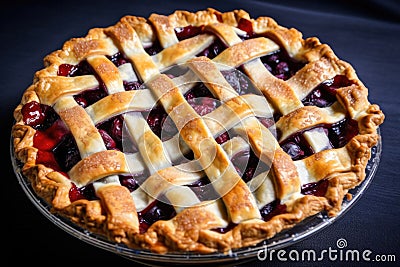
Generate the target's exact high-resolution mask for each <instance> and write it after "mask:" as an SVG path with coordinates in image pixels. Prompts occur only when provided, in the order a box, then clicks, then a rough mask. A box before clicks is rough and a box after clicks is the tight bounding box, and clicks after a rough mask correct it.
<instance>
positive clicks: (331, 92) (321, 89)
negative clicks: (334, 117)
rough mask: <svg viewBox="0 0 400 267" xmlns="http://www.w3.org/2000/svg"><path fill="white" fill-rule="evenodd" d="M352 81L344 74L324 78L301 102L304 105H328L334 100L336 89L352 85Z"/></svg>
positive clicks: (322, 106) (321, 106)
mask: <svg viewBox="0 0 400 267" xmlns="http://www.w3.org/2000/svg"><path fill="white" fill-rule="evenodd" d="M352 84H353V82H352V81H350V80H349V79H347V77H346V76H344V75H337V76H335V77H334V78H332V79H329V80H326V81H324V82H323V83H321V84H320V85H318V86H317V87H316V88H315V89H314V90H312V91H311V92H310V93H309V94H308V95H307V96H306V97H305V98H304V99H302V100H301V102H302V103H303V104H304V105H305V106H317V107H320V108H324V107H329V106H330V105H332V104H333V103H334V102H336V89H338V88H340V87H346V86H350V85H352Z"/></svg>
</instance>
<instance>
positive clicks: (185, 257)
mask: <svg viewBox="0 0 400 267" xmlns="http://www.w3.org/2000/svg"><path fill="white" fill-rule="evenodd" d="M377 133H378V134H379V137H380V138H379V140H378V143H377V145H376V146H374V147H373V148H372V149H371V158H370V160H369V161H368V164H367V167H366V177H365V179H364V181H363V182H362V183H361V184H360V185H359V186H357V187H356V188H354V189H352V190H350V191H349V193H350V194H351V195H352V197H351V198H349V199H348V198H345V199H344V201H343V204H342V209H341V210H340V211H339V212H338V214H337V216H335V217H329V216H328V215H327V214H325V213H324V212H321V213H319V214H317V215H314V216H312V217H309V218H307V219H305V220H303V221H302V222H301V223H299V224H297V225H296V226H294V227H293V228H291V229H288V230H284V231H282V232H280V233H279V234H277V235H276V236H274V237H273V238H270V239H268V240H265V241H263V242H261V243H259V244H257V245H255V246H251V247H246V248H241V249H235V250H231V251H229V253H212V254H197V253H189V252H188V253H166V254H159V253H153V252H151V251H149V250H141V249H133V248H128V247H127V246H125V245H122V244H117V243H114V242H111V241H109V240H107V239H106V238H105V237H103V236H100V235H97V234H94V233H92V232H90V231H88V230H86V229H83V228H80V227H79V226H77V225H76V224H73V223H71V222H70V221H68V220H67V219H65V218H63V217H61V216H59V215H56V214H53V213H52V212H51V207H50V205H49V204H48V203H46V202H45V201H44V200H43V199H42V198H40V197H39V196H38V195H37V194H36V193H35V192H34V190H33V189H32V187H31V184H30V181H29V180H28V179H27V178H26V177H25V176H24V175H23V174H22V173H21V167H22V164H21V162H19V161H18V160H17V158H16V156H15V154H14V147H13V142H12V139H11V141H10V156H11V160H12V164H13V169H14V172H15V175H16V177H17V179H18V182H19V184H20V185H21V187H22V189H23V191H24V192H25V194H26V195H27V197H28V198H29V199H30V201H32V203H33V205H34V206H35V207H36V208H37V209H38V210H39V211H40V212H41V213H42V214H43V215H44V216H45V217H46V218H47V219H49V220H50V221H51V222H52V223H54V224H55V225H56V226H57V227H59V228H60V229H62V230H64V231H66V232H67V233H68V234H70V235H72V236H74V237H76V238H78V239H79V240H81V241H83V242H86V243H88V244H90V245H92V246H95V247H97V248H99V249H101V250H106V251H109V252H112V253H115V254H117V255H119V256H121V257H124V258H126V259H129V260H131V261H133V262H138V263H141V264H146V265H151V266H164V265H165V264H166V263H168V264H169V265H185V264H190V265H204V264H207V263H213V264H215V263H218V264H220V265H232V264H235V265H237V264H242V263H245V262H249V261H252V260H256V259H257V256H258V255H259V254H260V253H263V252H264V251H265V250H266V249H268V250H272V249H273V250H278V249H282V248H285V247H288V246H291V245H293V244H295V243H297V242H299V241H302V240H304V239H305V238H308V237H310V236H311V235H313V234H315V233H317V232H319V231H321V230H322V229H324V228H326V227H328V226H329V225H331V224H333V223H334V222H335V221H337V220H338V219H339V218H341V217H342V216H343V215H344V214H345V213H346V212H347V211H348V210H349V209H350V208H351V207H353V206H354V205H355V203H356V202H357V201H358V200H359V199H360V197H362V195H363V194H364V192H365V191H366V189H367V188H368V186H369V185H370V184H371V182H372V180H373V178H374V176H375V173H376V170H377V168H378V165H379V162H380V158H381V153H382V138H381V135H380V129H379V128H378V129H377Z"/></svg>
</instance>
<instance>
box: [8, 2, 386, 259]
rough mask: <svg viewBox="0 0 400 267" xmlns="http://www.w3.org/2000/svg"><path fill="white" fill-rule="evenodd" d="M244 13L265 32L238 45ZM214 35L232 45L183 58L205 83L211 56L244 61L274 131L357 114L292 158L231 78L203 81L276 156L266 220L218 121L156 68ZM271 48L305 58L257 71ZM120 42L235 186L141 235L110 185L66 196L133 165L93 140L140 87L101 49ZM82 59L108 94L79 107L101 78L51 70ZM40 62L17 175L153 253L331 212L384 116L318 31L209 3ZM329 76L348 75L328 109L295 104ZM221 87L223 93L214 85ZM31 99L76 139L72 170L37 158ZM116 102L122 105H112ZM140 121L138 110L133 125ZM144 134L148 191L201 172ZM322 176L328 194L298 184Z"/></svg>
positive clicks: (101, 229) (222, 245) (205, 247)
mask: <svg viewBox="0 0 400 267" xmlns="http://www.w3.org/2000/svg"><path fill="white" fill-rule="evenodd" d="M242 18H243V19H246V20H248V21H250V22H251V23H252V27H253V31H254V33H256V34H260V35H262V36H263V37H259V38H254V39H249V40H246V41H243V42H242V40H241V39H240V38H239V36H238V35H237V34H236V32H235V31H240V30H238V29H234V28H233V27H237V26H238V25H239V22H240V20H241V19H242ZM187 25H193V26H206V27H205V29H206V30H207V32H208V33H206V34H202V35H198V36H197V37H194V38H190V39H187V40H184V41H181V42H179V40H178V39H177V37H176V35H175V31H174V29H175V28H178V27H185V26H187ZM153 29H155V31H153ZM213 34H216V35H218V36H219V38H221V40H222V41H223V42H224V43H225V44H226V45H227V46H228V48H227V49H226V50H224V52H223V53H221V54H219V55H218V56H217V57H216V58H214V59H213V60H209V59H206V58H195V59H192V60H191V61H190V64H192V65H189V67H190V68H191V69H192V70H193V71H194V72H195V73H196V74H197V75H198V76H199V77H200V79H201V80H202V81H204V82H208V83H210V82H212V81H214V82H215V81H218V80H221V79H222V75H219V74H218V73H219V72H216V70H217V69H218V68H217V67H216V65H215V64H216V63H219V64H224V65H228V66H234V67H237V66H239V65H241V66H242V67H243V70H244V71H245V72H246V74H247V75H248V76H249V77H250V79H252V81H253V82H254V84H255V86H256V87H257V88H258V89H260V91H261V92H262V93H263V94H264V96H265V98H266V99H267V101H268V103H267V104H270V105H271V106H272V108H273V109H274V110H275V111H277V112H279V113H280V114H281V115H282V117H281V118H280V119H279V121H278V122H277V124H276V127H277V129H278V130H279V131H280V132H281V134H282V135H281V140H283V139H284V138H285V137H287V136H289V135H291V134H293V133H295V132H297V131H303V130H305V129H308V128H311V127H314V126H318V125H321V124H325V123H332V122H337V121H338V120H339V119H342V118H343V117H349V118H351V119H353V120H355V121H357V122H358V128H359V134H358V135H356V136H355V137H353V138H352V139H351V140H350V141H349V142H348V143H347V144H346V145H345V146H344V147H342V148H338V149H329V150H323V151H320V152H318V153H315V154H313V155H312V156H309V157H307V158H305V159H303V160H299V161H292V159H291V158H290V156H289V155H288V154H286V153H285V152H284V151H283V150H282V149H281V148H280V147H279V144H278V141H277V140H276V139H275V138H274V136H273V135H272V134H271V133H270V131H269V130H268V129H267V128H266V127H264V126H262V125H261V123H260V122H259V121H258V120H256V119H255V118H254V117H250V118H247V116H249V114H247V111H248V110H251V108H249V106H250V103H246V101H244V100H245V99H246V97H245V96H243V97H239V96H237V95H236V94H235V91H234V90H233V89H232V88H230V86H229V84H227V83H223V86H216V85H207V86H208V87H209V88H210V91H212V92H213V93H214V95H215V96H216V98H218V99H219V100H220V101H222V102H223V105H221V106H222V107H225V108H229V110H231V113H229V114H230V115H235V116H238V117H239V119H242V120H243V125H242V126H240V127H236V128H235V130H236V131H237V132H238V133H239V135H240V136H246V137H247V138H246V139H248V141H249V143H250V145H251V147H252V148H253V150H254V152H255V154H256V155H257V156H258V157H259V158H260V159H261V160H262V161H263V162H264V163H266V164H272V166H271V173H270V174H269V175H270V177H271V179H272V183H273V184H274V188H273V189H270V190H272V191H273V192H272V193H274V194H275V197H276V198H278V199H280V200H281V201H284V202H285V203H284V204H285V205H286V212H284V213H282V214H280V215H276V216H274V217H272V219H270V220H268V221H263V220H261V219H260V218H261V216H260V214H259V210H258V208H257V205H256V202H255V199H254V195H253V194H252V193H253V192H251V191H250V190H249V187H248V186H247V185H246V183H244V182H243V180H241V179H240V177H239V176H238V174H237V173H236V171H235V170H234V168H233V167H232V165H231V164H230V161H229V160H228V156H227V154H226V152H225V151H224V150H223V149H222V148H221V146H219V145H218V144H217V143H216V142H214V139H213V136H212V134H213V133H214V132H218V131H220V129H219V128H218V127H219V126H218V127H217V126H215V127H214V128H213V129H211V128H212V127H209V125H211V124H212V123H209V125H208V124H207V122H206V121H204V120H203V118H201V117H200V116H199V115H197V113H196V112H194V110H193V109H192V108H191V107H190V106H189V105H188V104H187V102H186V100H185V99H184V98H183V96H182V94H181V92H180V91H179V89H178V88H177V87H176V86H175V84H174V83H173V81H171V79H169V78H168V77H166V76H164V75H159V73H160V71H161V70H162V69H163V68H165V67H168V66H170V65H172V64H175V63H181V62H186V61H187V60H188V59H189V58H193V57H194V56H195V55H197V54H199V52H201V51H202V50H203V49H204V48H206V47H208V45H209V44H211V43H212V42H213V41H214V40H215V38H216V37H215V36H214V35H213ZM156 40H158V41H159V42H160V44H161V46H162V47H163V48H164V50H163V51H162V52H161V53H158V54H157V55H155V56H150V55H148V54H147V53H146V52H145V50H144V48H147V47H149V46H151V45H152V43H154V42H155V41H156ZM278 49H284V50H286V52H288V54H289V55H290V56H291V57H292V58H294V59H296V60H298V61H300V62H303V63H305V64H306V65H305V66H304V67H303V68H302V69H300V70H299V71H298V72H297V73H296V74H295V75H294V76H292V77H291V78H290V79H289V80H287V81H282V80H279V79H276V78H275V77H274V76H273V75H272V74H271V73H270V72H268V71H267V70H266V69H265V68H262V63H261V61H260V60H259V59H258V58H259V57H260V56H263V55H265V54H268V53H272V52H274V51H276V50H278ZM119 51H121V52H123V53H124V54H125V56H126V57H127V58H128V59H129V60H130V61H131V62H132V65H133V67H134V69H135V71H136V73H137V74H138V77H139V79H140V80H141V81H146V82H147V81H149V83H148V86H149V87H150V90H151V92H153V93H155V94H156V95H157V97H159V98H160V102H161V103H162V104H163V105H164V106H165V107H168V108H167V109H166V111H167V112H168V113H169V115H170V116H171V117H172V118H173V120H174V121H175V123H176V124H177V126H178V128H179V129H181V130H182V131H181V134H182V137H183V139H184V140H185V141H186V143H187V144H188V145H189V147H190V148H191V149H192V150H193V151H194V154H195V156H196V157H198V158H201V153H204V152H210V155H211V154H212V153H214V154H216V155H217V157H216V158H215V159H213V160H210V158H209V156H208V157H203V159H202V160H203V162H201V161H200V163H203V165H205V163H209V162H211V165H210V166H209V167H207V168H205V173H207V175H208V176H209V177H211V180H212V178H213V177H218V175H219V173H218V172H221V171H225V176H223V177H222V178H221V179H222V181H223V182H224V183H226V184H229V183H231V184H229V185H230V186H228V187H229V189H231V190H228V191H229V192H227V193H226V194H223V196H222V201H221V200H217V201H211V203H208V202H207V203H203V202H200V204H196V205H194V206H192V207H189V208H185V209H183V210H182V211H181V212H179V213H178V214H177V216H175V217H174V218H172V219H170V220H166V221H164V220H160V221H157V222H156V223H154V224H153V225H152V226H151V227H150V228H149V229H148V230H147V231H146V232H144V233H140V232H139V221H138V215H137V211H136V205H137V203H135V199H134V198H133V197H132V195H131V194H130V193H129V191H128V190H127V189H126V188H125V187H123V186H120V185H118V184H116V183H112V182H111V183H110V184H101V185H99V188H98V189H97V192H96V194H97V196H98V197H99V199H98V200H90V201H89V200H84V199H81V200H77V201H73V202H71V199H70V196H69V192H70V189H71V187H72V186H73V184H75V185H78V186H81V185H86V184H88V183H91V182H94V181H97V180H99V179H100V178H101V177H105V176H109V175H112V174H119V173H129V166H128V165H129V162H126V161H125V156H124V154H123V153H122V152H119V151H112V150H105V147H104V144H99V141H101V137H100V135H99V133H98V131H97V130H96V128H95V126H94V124H95V123H98V122H101V121H104V120H106V119H107V118H109V117H110V116H112V115H114V114H120V113H122V112H123V110H124V109H128V110H135V109H136V110H137V109H140V108H139V105H140V104H139V103H138V102H134V101H132V102H131V101H130V100H131V99H132V97H134V96H135V94H136V93H134V92H123V90H124V89H123V81H122V78H121V76H120V74H119V70H118V69H117V68H116V67H115V66H114V65H113V64H111V62H110V61H109V60H108V59H107V58H106V57H105V56H106V55H109V56H110V55H113V54H115V53H117V52H119ZM82 60H87V61H88V62H89V63H90V65H91V66H92V67H93V68H94V70H95V72H96V73H97V75H98V76H99V77H100V78H101V80H102V81H103V82H104V83H105V84H106V87H107V89H108V91H109V92H110V93H112V95H111V96H108V97H106V98H104V99H102V100H101V101H99V102H97V103H96V104H95V105H93V106H91V107H89V108H87V109H83V108H81V107H79V106H78V105H76V104H75V102H74V101H73V100H72V95H74V94H78V93H81V92H83V91H85V90H87V89H93V88H96V87H98V86H99V83H98V81H97V79H96V78H95V77H94V76H91V75H85V76H78V77H74V78H73V77H68V78H67V77H61V76H58V75H57V73H58V69H59V66H60V65H61V64H72V65H76V64H78V63H79V62H80V61H82ZM44 64H45V68H43V69H42V70H39V71H37V72H36V73H35V76H34V78H33V84H32V85H31V86H30V87H29V88H28V89H27V90H26V91H25V92H24V94H23V96H22V99H21V102H20V104H19V105H18V106H17V107H16V109H15V110H14V118H15V125H14V126H13V128H12V138H13V147H14V153H15V155H16V157H17V159H18V160H20V161H21V162H22V163H23V166H22V173H23V174H24V175H25V176H26V177H27V178H28V179H29V181H30V182H31V184H32V188H33V190H34V191H35V192H36V193H37V194H38V195H39V196H40V197H42V198H43V199H44V200H45V201H47V202H48V203H51V206H52V211H53V212H55V213H59V214H61V215H62V216H65V217H67V218H69V219H70V220H71V221H72V222H74V223H76V224H78V225H80V226H82V227H84V228H86V229H88V230H90V231H92V232H94V233H97V234H101V235H105V236H108V237H109V239H110V240H112V241H115V242H118V243H124V244H126V245H127V246H129V247H134V248H138V247H140V248H142V249H149V250H151V251H155V252H158V253H166V252H169V251H192V252H199V253H211V252H215V251H229V250H231V249H234V248H241V247H245V246H251V245H255V244H257V243H258V242H260V241H262V240H265V239H268V238H271V237H273V236H274V235H276V234H277V233H279V232H281V231H282V230H284V229H288V228H291V227H293V226H295V225H296V224H297V223H299V222H301V221H302V220H304V219H305V218H307V217H309V216H312V215H314V214H317V213H319V212H321V211H324V210H325V211H327V212H328V214H329V215H330V216H335V215H336V214H337V213H338V212H339V211H340V209H341V205H342V201H343V198H344V196H345V195H346V194H347V192H348V190H350V189H352V188H354V187H355V186H357V185H359V184H360V183H361V182H362V181H363V180H364V178H365V175H366V174H365V168H366V165H367V162H368V160H369V158H370V155H371V148H372V147H373V146H374V145H376V144H377V142H378V138H380V137H379V136H378V134H377V128H378V127H379V125H380V124H382V123H383V120H384V114H383V112H382V111H381V110H380V108H379V106H378V105H376V104H371V103H369V101H368V89H367V88H366V87H365V86H364V85H363V84H362V82H361V81H360V80H359V79H358V77H357V75H356V73H355V71H354V69H353V68H352V66H351V65H350V64H348V63H346V62H344V61H342V60H339V59H338V58H337V57H336V55H335V54H334V53H333V51H332V49H331V48H330V47H329V46H328V45H326V44H321V43H320V41H319V40H318V38H316V37H311V38H307V39H303V38H302V34H301V32H299V31H298V30H296V29H293V28H292V29H287V28H285V27H282V26H280V25H278V24H277V23H276V22H275V21H274V20H273V19H272V18H269V17H259V18H257V19H252V18H250V16H249V14H248V13H247V12H245V11H243V10H234V11H232V12H225V13H221V12H219V11H217V10H215V9H212V8H209V9H207V10H201V11H198V12H196V13H192V12H188V11H183V10H178V11H176V12H174V13H173V14H170V15H168V16H164V15H158V14H152V15H151V16H150V17H149V19H148V20H147V19H145V18H142V17H136V16H125V17H123V18H121V19H120V21H119V22H118V23H116V24H115V25H113V26H110V27H108V28H94V29H91V30H90V31H89V32H88V34H87V35H86V36H85V37H83V38H72V39H70V40H68V41H67V42H65V44H64V45H63V47H62V49H60V50H57V51H54V52H53V53H51V54H49V55H47V56H46V57H45V59H44ZM260 66H261V67H260ZM207 71H211V72H213V75H207ZM336 75H344V76H346V77H347V78H348V79H349V80H350V81H351V82H352V83H353V84H352V85H350V86H347V87H342V88H339V89H337V94H336V96H337V100H338V101H337V102H336V103H335V104H334V105H333V106H332V107H331V108H329V109H321V108H317V107H304V106H303V104H302V103H301V101H300V100H301V99H302V98H304V97H305V96H306V95H307V94H308V93H310V92H311V90H312V89H313V88H315V87H316V86H317V85H318V84H320V83H321V82H323V81H325V80H327V79H331V78H333V77H334V76H336ZM224 88H226V89H227V90H228V91H226V92H222V90H224ZM143 92H145V91H143ZM147 93H148V92H147ZM143 95H144V94H143ZM32 101H37V102H40V103H42V104H46V105H51V106H54V107H55V109H56V110H57V111H58V112H57V113H58V114H59V115H60V117H61V118H62V120H63V121H64V122H65V124H66V125H67V126H68V128H69V129H70V130H71V132H72V133H73V135H74V136H75V137H76V138H77V143H78V147H79V150H80V153H81V155H84V156H85V157H84V158H83V159H82V160H81V161H80V162H79V163H78V164H77V165H75V167H73V168H72V169H71V171H70V172H69V178H67V177H66V176H64V175H63V174H62V173H60V172H57V171H55V170H53V169H51V168H49V167H46V166H44V165H43V164H39V163H37V154H38V149H37V148H35V146H34V137H35V133H36V130H35V129H34V128H32V127H30V126H28V125H25V124H24V121H23V118H22V112H21V108H22V107H23V105H24V104H26V103H29V102H32ZM152 102H154V99H151V101H148V102H145V103H142V107H143V106H146V107H148V106H149V105H150V104H151V103H152ZM115 104H118V105H120V106H119V107H115ZM98 111H101V112H98ZM207 118H212V114H210V115H207ZM222 119H223V118H221V120H222ZM143 120H144V119H143V118H141V119H140V122H143ZM138 132H139V131H138ZM211 132H212V133H211ZM214 137H215V136H214ZM143 138H144V139H146V142H140V144H139V150H140V149H141V150H146V149H147V150H149V151H152V153H150V154H147V156H148V157H147V158H146V157H145V159H144V160H145V161H147V162H150V163H154V166H155V167H154V170H153V171H154V173H151V174H152V175H151V176H150V178H151V179H149V180H148V185H147V184H144V185H145V186H149V187H152V188H151V190H152V191H153V193H154V194H155V195H158V194H159V193H160V192H161V191H165V190H167V189H171V188H174V186H177V185H183V183H184V181H189V180H190V181H191V179H197V177H198V176H199V175H200V174H198V173H193V174H192V176H190V177H189V176H188V177H185V175H184V173H183V172H181V171H177V170H174V169H173V167H171V166H170V165H168V164H167V163H168V162H167V161H168V159H167V157H166V156H165V155H164V154H163V144H162V142H161V141H160V140H159V139H158V138H157V137H156V136H155V135H154V133H152V132H151V131H150V130H149V129H148V127H147V128H146V129H144V130H143V133H142V132H140V136H139V137H138V138H137V139H138V140H139V139H140V140H142V139H143ZM204 141H206V143H209V144H210V146H209V147H207V149H206V150H204V149H203V147H201V146H202V145H204V143H202V142H204ZM211 152H212V153H211ZM326 166H329V168H327V167H326ZM82 173H85V175H81V174H82ZM158 175H160V176H158ZM159 177H162V179H163V182H160V183H158V184H157V181H158V180H157V179H158V178H159ZM232 177H234V178H235V179H232ZM322 179H327V180H328V184H329V185H328V189H327V192H326V194H325V196H323V197H318V196H311V195H302V194H301V193H300V187H301V183H302V182H303V181H307V182H317V181H320V180H322ZM157 186H158V187H157ZM217 186H218V185H217ZM219 186H220V187H221V184H220V185H219ZM151 190H149V191H151ZM221 190H222V189H221ZM217 191H218V190H217ZM195 200H196V199H195ZM222 202H223V203H225V205H226V209H227V211H228V215H229V216H230V218H229V219H230V221H231V222H232V221H233V222H234V223H237V226H235V227H233V229H232V230H230V231H228V232H226V233H224V234H221V233H218V232H216V231H213V230H212V229H214V228H216V227H221V225H223V223H224V222H225V221H224V220H225V219H226V218H225V217H224V216H222V215H221V214H219V212H220V209H218V208H216V206H218V205H220V204H221V203H222Z"/></svg>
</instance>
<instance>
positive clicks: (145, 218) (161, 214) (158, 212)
mask: <svg viewBox="0 0 400 267" xmlns="http://www.w3.org/2000/svg"><path fill="white" fill-rule="evenodd" d="M175 215H176V211H175V209H174V207H173V206H171V205H170V204H167V203H165V202H163V201H159V200H154V201H153V202H152V203H151V204H150V205H148V206H147V207H146V208H145V209H144V210H142V211H140V212H138V217H139V230H140V232H141V233H144V232H146V231H147V229H148V228H149V227H150V226H151V225H152V224H153V223H155V222H156V221H159V220H169V219H171V218H173V217H174V216H175Z"/></svg>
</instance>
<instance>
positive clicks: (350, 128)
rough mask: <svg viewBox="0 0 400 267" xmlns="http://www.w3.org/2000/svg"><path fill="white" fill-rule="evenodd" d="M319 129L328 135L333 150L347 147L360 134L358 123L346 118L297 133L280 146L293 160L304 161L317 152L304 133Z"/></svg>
mask: <svg viewBox="0 0 400 267" xmlns="http://www.w3.org/2000/svg"><path fill="white" fill-rule="evenodd" d="M317 127H322V128H323V130H324V131H325V132H326V133H327V135H328V138H329V141H330V144H331V145H332V147H333V148H340V147H343V146H345V145H346V144H347V143H348V142H349V141H350V140H351V139H352V138H353V137H354V136H356V135H357V134H358V123H357V121H355V120H352V119H348V118H345V119H343V120H341V121H339V122H337V123H334V124H327V125H318V126H315V127H313V128H310V129H307V130H305V131H302V132H297V133H295V134H293V135H291V136H289V137H288V138H286V139H285V140H283V141H282V142H280V146H281V147H282V149H283V150H284V151H285V152H286V153H287V154H289V155H290V156H291V158H292V159H293V160H299V159H303V158H305V157H308V156H310V155H312V154H314V153H315V151H314V150H313V148H312V147H311V146H310V145H309V143H308V142H307V141H306V139H305V138H304V136H303V134H304V132H306V131H309V130H311V129H314V128H317Z"/></svg>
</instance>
